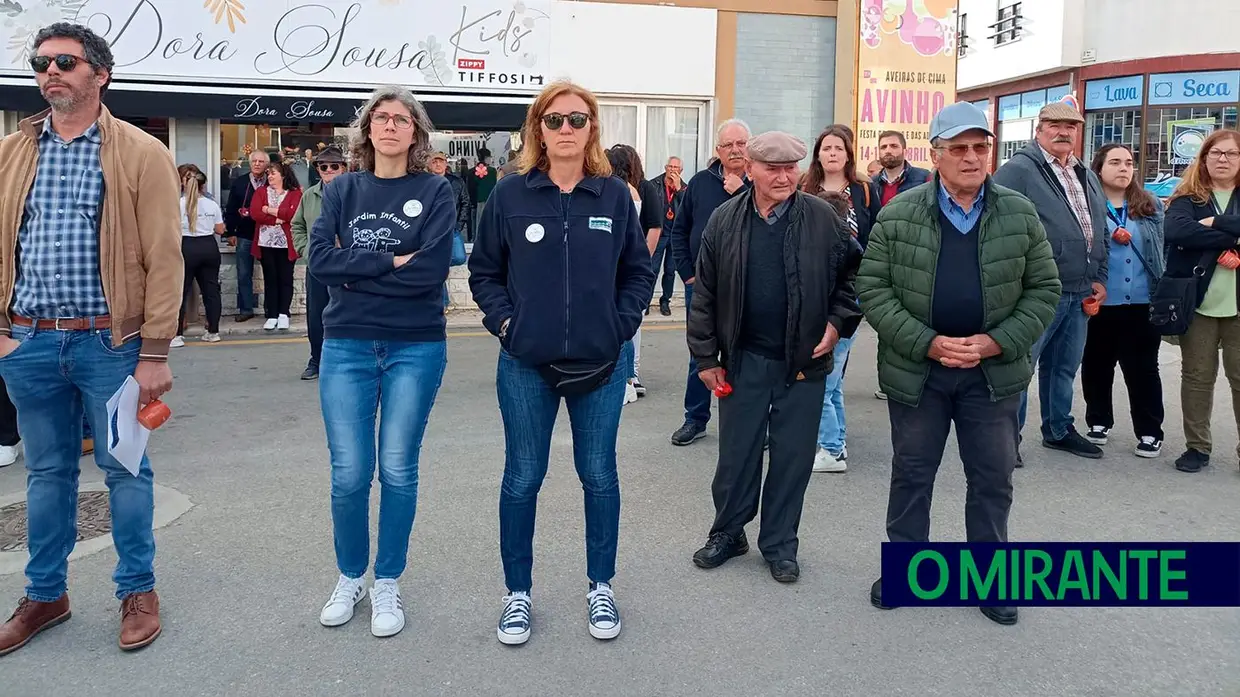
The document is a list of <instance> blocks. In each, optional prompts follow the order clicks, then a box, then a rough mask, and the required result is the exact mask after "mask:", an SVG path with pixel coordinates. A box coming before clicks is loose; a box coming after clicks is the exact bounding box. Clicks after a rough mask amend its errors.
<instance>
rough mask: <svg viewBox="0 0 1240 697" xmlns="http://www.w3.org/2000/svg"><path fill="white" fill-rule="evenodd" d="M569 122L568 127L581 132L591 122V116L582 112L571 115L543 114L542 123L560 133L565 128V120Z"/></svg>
mask: <svg viewBox="0 0 1240 697" xmlns="http://www.w3.org/2000/svg"><path fill="white" fill-rule="evenodd" d="M565 119H567V120H568V125H570V126H572V127H573V130H574V131H580V130H581V129H583V128H585V127H586V124H587V123H589V122H590V115H589V114H584V113H582V112H580V111H574V112H573V113H571V114H556V113H551V114H543V117H542V122H543V125H545V126H546V127H547V128H549V129H551V130H553V131H558V130H560V129H561V128H564V120H565Z"/></svg>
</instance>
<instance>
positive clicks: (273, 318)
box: [250, 160, 301, 331]
mask: <svg viewBox="0 0 1240 697" xmlns="http://www.w3.org/2000/svg"><path fill="white" fill-rule="evenodd" d="M300 204H301V184H299V183H298V182H297V176H296V175H295V174H293V168H292V167H291V166H289V164H288V163H286V162H283V161H279V160H277V161H275V162H272V163H271V166H270V167H268V168H267V183H266V184H265V185H263V186H261V187H259V188H258V189H256V190H255V191H254V198H253V199H251V200H250V218H252V219H253V220H254V226H255V228H256V230H255V232H254V247H253V254H254V258H255V259H258V261H259V263H261V264H262V265H263V305H264V306H265V309H266V316H267V322H266V323H265V324H263V329H265V330H267V331H271V330H273V329H279V330H281V331H287V330H288V328H289V313H290V312H291V310H292V307H293V265H294V264H295V263H296V262H297V250H296V248H295V247H294V246H293V225H292V223H293V216H294V215H295V214H296V213H297V207H298V206H299V205H300ZM264 249H265V250H267V251H266V253H264V252H263V250H264Z"/></svg>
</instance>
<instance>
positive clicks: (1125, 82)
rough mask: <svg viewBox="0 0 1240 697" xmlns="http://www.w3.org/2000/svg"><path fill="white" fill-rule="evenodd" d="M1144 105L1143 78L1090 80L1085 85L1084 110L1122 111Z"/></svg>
mask: <svg viewBox="0 0 1240 697" xmlns="http://www.w3.org/2000/svg"><path fill="white" fill-rule="evenodd" d="M1144 103H1145V76H1144V75H1133V76H1131V77H1117V78H1113V79H1110V80H1091V81H1089V82H1086V83H1085V110H1086V111H1096V110H1099V109H1124V108H1128V107H1134V106H1141V105H1142V104H1144Z"/></svg>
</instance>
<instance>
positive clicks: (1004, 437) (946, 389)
mask: <svg viewBox="0 0 1240 697" xmlns="http://www.w3.org/2000/svg"><path fill="white" fill-rule="evenodd" d="M930 133H931V135H932V139H931V143H932V145H933V146H934V150H933V151H932V157H933V158H934V163H935V166H936V168H937V169H938V174H937V175H936V176H935V177H934V179H933V180H932V181H930V182H928V183H926V184H923V185H921V186H919V187H917V188H915V189H911V190H909V191H907V192H905V193H903V194H900V195H898V196H896V198H895V199H893V200H892V201H891V202H890V203H888V204H887V206H886V207H884V208H883V210H882V212H881V213H880V214H879V216H878V221H877V223H876V224H875V225H874V228H873V229H872V230H871V232H870V239H869V246H868V247H867V249H866V253H865V258H864V260H863V261H862V262H861V269H860V271H859V272H858V274H857V291H858V296H859V297H860V300H861V307H862V310H863V312H864V313H865V317H866V320H867V321H868V322H869V324H870V325H871V326H872V327H874V329H875V330H876V331H877V332H878V379H879V383H880V384H881V385H882V388H883V391H884V392H886V393H887V396H888V398H889V401H888V409H889V411H890V414H891V434H892V437H891V440H892V446H893V450H894V455H893V458H892V463H891V493H890V495H889V498H888V503H887V536H888V538H889V539H890V540H891V541H892V542H925V541H927V540H928V539H929V535H930V499H931V494H932V491H933V489H934V478H935V474H936V473H937V472H938V468H939V464H940V462H941V460H942V458H943V448H944V446H945V444H946V442H947V436H948V433H949V432H950V431H951V428H952V425H953V424H954V425H955V427H956V435H957V438H958V439H959V442H960V455H961V460H962V461H963V464H964V471H965V478H966V480H967V481H968V486H969V489H968V495H967V499H966V503H965V530H966V532H967V535H968V539H969V541H970V542H1005V541H1007V521H1008V512H1009V509H1010V508H1011V505H1012V471H1013V469H1014V468H1015V467H1016V434H1017V432H1018V430H1019V413H1020V401H1021V393H1022V392H1023V391H1024V390H1025V388H1026V387H1027V386H1028V384H1029V381H1030V378H1032V376H1033V366H1032V363H1031V361H1030V351H1031V349H1032V347H1033V345H1034V342H1036V341H1037V340H1038V337H1039V336H1041V335H1042V333H1043V332H1044V331H1046V328H1047V327H1048V326H1049V325H1050V323H1051V320H1052V319H1053V318H1054V317H1055V308H1056V305H1057V304H1058V302H1059V294H1060V282H1059V271H1058V268H1057V267H1056V266H1055V259H1054V255H1053V253H1052V250H1051V246H1050V244H1049V243H1048V242H1047V241H1046V231H1045V230H1044V229H1043V228H1042V223H1041V222H1040V221H1039V220H1038V214H1037V211H1036V210H1034V207H1033V204H1032V203H1030V201H1029V200H1028V199H1027V198H1025V197H1024V196H1022V195H1020V194H1018V193H1016V192H1015V191H1012V190H1011V189H1005V188H1004V187H1001V186H999V185H997V184H995V183H994V182H993V181H991V180H990V178H989V177H988V176H987V174H986V165H987V162H988V161H989V160H990V149H991V138H993V137H994V134H993V133H992V132H991V131H990V127H989V125H988V123H987V120H986V117H985V115H984V114H983V113H982V112H981V110H979V109H978V108H977V107H974V106H973V105H971V104H968V103H959V104H953V105H951V106H949V107H947V108H945V109H943V110H942V111H941V112H940V113H939V114H938V115H937V116H935V118H934V121H933V122H932V123H931V127H930ZM870 600H871V602H872V603H873V604H874V605H876V606H878V607H880V608H885V607H886V606H884V605H883V602H882V581H881V579H880V580H879V581H876V582H875V583H874V586H873V587H872V588H871V590H870ZM982 612H983V613H984V614H986V616H987V617H989V618H990V619H992V620H994V621H995V622H999V623H1000V624H1013V623H1015V622H1016V608H1014V607H986V608H982Z"/></svg>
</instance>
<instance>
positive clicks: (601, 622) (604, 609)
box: [586, 583, 620, 639]
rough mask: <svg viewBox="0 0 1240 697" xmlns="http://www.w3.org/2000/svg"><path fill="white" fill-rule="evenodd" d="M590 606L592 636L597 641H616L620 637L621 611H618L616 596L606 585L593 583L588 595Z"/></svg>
mask: <svg viewBox="0 0 1240 697" xmlns="http://www.w3.org/2000/svg"><path fill="white" fill-rule="evenodd" d="M586 600H587V601H588V602H589V604H590V636H592V637H594V638H595V639H615V638H616V637H618V636H620V611H619V610H617V609H616V594H615V593H614V592H612V590H611V586H610V585H609V584H606V583H591V584H590V592H589V594H587V595H586Z"/></svg>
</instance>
